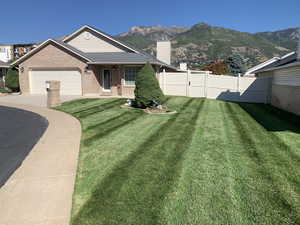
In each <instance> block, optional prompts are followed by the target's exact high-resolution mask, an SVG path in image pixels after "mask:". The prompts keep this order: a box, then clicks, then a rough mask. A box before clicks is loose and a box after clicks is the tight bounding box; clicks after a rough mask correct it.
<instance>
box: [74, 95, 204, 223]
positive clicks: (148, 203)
mask: <svg viewBox="0 0 300 225" xmlns="http://www.w3.org/2000/svg"><path fill="white" fill-rule="evenodd" d="M203 102H204V101H203V100H199V99H191V100H189V101H187V102H186V103H185V104H184V105H183V106H182V108H183V110H182V111H181V112H180V113H177V114H174V115H172V116H171V117H170V119H168V120H167V121H166V122H165V123H164V124H163V125H162V126H161V128H160V130H159V132H157V133H155V134H153V135H152V136H150V137H149V138H148V139H147V140H146V141H145V142H144V143H143V144H142V145H141V146H140V147H138V148H137V149H136V150H135V151H134V152H132V153H131V154H130V155H129V156H128V158H127V159H125V160H124V161H122V162H120V163H119V164H118V165H117V166H116V167H115V168H114V169H113V171H112V172H111V173H110V174H108V175H107V176H106V177H105V178H104V179H103V180H102V182H101V183H100V184H99V185H98V186H97V188H96V189H95V191H94V193H93V195H92V196H91V198H90V199H89V200H88V201H87V202H86V203H85V205H84V206H83V207H82V208H81V210H80V211H79V213H78V214H77V215H76V216H75V218H74V219H73V224H74V225H75V224H78V225H79V224H80V225H86V224H105V225H108V224H137V225H143V224H160V222H161V221H160V218H159V215H160V211H161V208H162V207H163V202H164V198H165V196H166V195H167V193H168V192H169V191H170V190H171V188H172V185H173V184H174V182H175V181H176V179H177V178H178V176H179V174H180V171H181V161H182V156H183V154H184V152H185V151H186V149H188V147H189V144H190V142H191V139H192V137H193V133H194V132H195V124H196V123H195V120H196V119H197V117H198V114H199V112H200V110H201V109H202V106H203Z"/></svg>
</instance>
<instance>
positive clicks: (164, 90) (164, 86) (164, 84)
mask: <svg viewBox="0 0 300 225" xmlns="http://www.w3.org/2000/svg"><path fill="white" fill-rule="evenodd" d="M162 75H163V92H164V94H165V93H166V69H163V72H162Z"/></svg>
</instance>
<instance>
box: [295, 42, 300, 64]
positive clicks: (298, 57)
mask: <svg viewBox="0 0 300 225" xmlns="http://www.w3.org/2000/svg"><path fill="white" fill-rule="evenodd" d="M296 54H297V61H300V37H299V40H298V46H297V52H296Z"/></svg>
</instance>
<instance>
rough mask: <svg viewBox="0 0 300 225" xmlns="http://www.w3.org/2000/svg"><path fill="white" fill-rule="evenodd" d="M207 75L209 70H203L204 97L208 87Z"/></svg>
mask: <svg viewBox="0 0 300 225" xmlns="http://www.w3.org/2000/svg"><path fill="white" fill-rule="evenodd" d="M208 75H209V71H206V72H205V75H204V97H205V98H207V89H208V78H209V77H208Z"/></svg>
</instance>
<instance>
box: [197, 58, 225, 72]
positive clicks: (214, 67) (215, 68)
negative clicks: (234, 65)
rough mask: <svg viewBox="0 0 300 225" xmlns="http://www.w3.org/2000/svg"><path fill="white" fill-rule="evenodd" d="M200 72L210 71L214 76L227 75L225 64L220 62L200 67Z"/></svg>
mask: <svg viewBox="0 0 300 225" xmlns="http://www.w3.org/2000/svg"><path fill="white" fill-rule="evenodd" d="M201 70H206V71H211V72H212V73H213V74H216V75H223V74H228V73H229V71H228V67H227V65H226V63H225V62H224V61H222V60H217V61H214V62H212V63H210V64H208V65H206V66H204V67H202V68H201Z"/></svg>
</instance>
